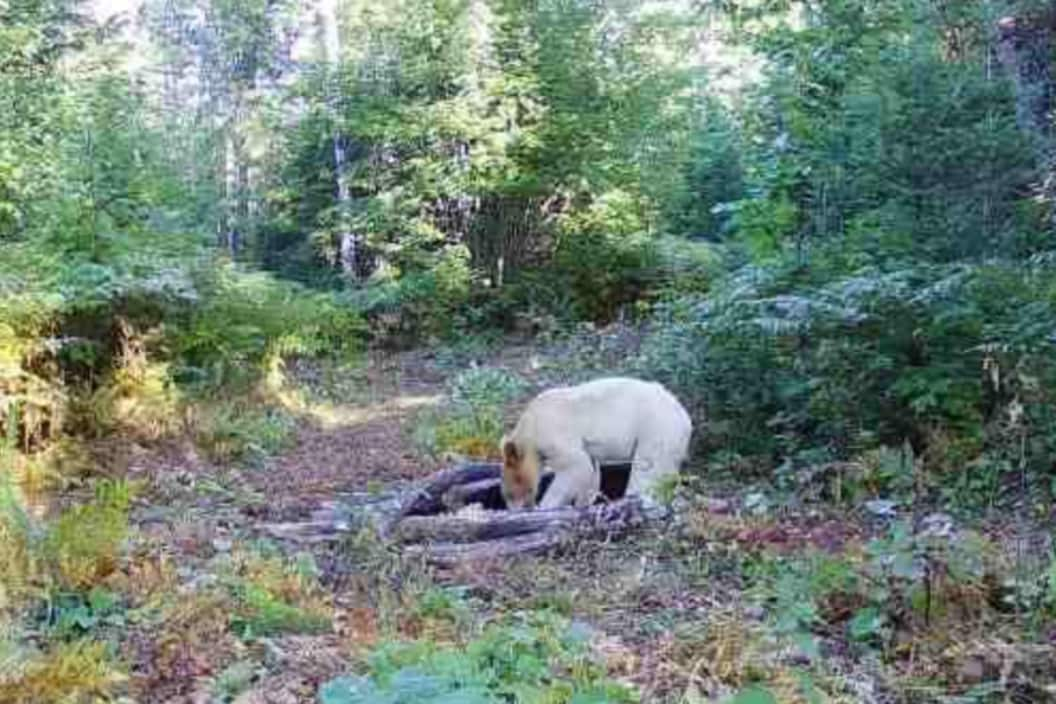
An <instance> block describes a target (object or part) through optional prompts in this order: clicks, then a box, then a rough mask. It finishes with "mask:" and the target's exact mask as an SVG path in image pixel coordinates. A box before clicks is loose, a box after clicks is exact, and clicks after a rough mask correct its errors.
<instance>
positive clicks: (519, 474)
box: [502, 438, 539, 509]
mask: <svg viewBox="0 0 1056 704" xmlns="http://www.w3.org/2000/svg"><path fill="white" fill-rule="evenodd" d="M538 491H539V455H538V453H537V452H533V451H531V450H525V449H523V448H520V447H518V446H517V443H516V442H514V441H513V440H508V439H506V438H503V441H502V498H503V499H504V500H505V501H506V508H509V509H518V508H533V507H534V506H535V497H536V494H537V493H538Z"/></svg>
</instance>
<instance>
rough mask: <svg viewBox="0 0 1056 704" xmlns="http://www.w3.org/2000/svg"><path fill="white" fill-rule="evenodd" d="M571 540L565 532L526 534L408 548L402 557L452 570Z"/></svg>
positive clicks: (523, 553)
mask: <svg viewBox="0 0 1056 704" xmlns="http://www.w3.org/2000/svg"><path fill="white" fill-rule="evenodd" d="M571 537H572V535H571V534H570V533H566V532H544V533H526V534H524V535H516V536H513V537H509V538H502V539H499V540H480V541H477V542H474V543H427V544H421V545H408V546H406V547H404V548H403V552H404V554H405V555H409V556H412V557H421V558H423V559H424V560H425V561H426V562H428V563H429V564H431V565H434V566H436V567H453V566H455V565H458V564H463V563H467V562H480V561H486V560H497V559H502V558H506V557H513V556H514V555H534V554H538V553H541V552H546V551H547V550H551V549H553V548H555V547H558V546H559V545H561V544H562V543H564V542H565V541H567V540H569V539H570V538H571Z"/></svg>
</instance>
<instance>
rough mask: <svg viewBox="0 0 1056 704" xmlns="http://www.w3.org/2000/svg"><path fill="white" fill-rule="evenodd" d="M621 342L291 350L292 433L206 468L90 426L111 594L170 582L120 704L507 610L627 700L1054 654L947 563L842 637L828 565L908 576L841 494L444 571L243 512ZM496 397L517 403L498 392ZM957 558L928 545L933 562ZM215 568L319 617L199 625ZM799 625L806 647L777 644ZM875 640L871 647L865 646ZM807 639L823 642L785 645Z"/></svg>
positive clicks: (380, 485) (879, 691)
mask: <svg viewBox="0 0 1056 704" xmlns="http://www.w3.org/2000/svg"><path fill="white" fill-rule="evenodd" d="M637 345H638V336H637V333H636V332H635V331H633V330H627V329H612V330H608V331H602V332H588V333H584V334H581V335H578V336H574V337H572V338H570V339H567V340H565V341H563V342H560V343H552V344H549V345H538V344H534V345H530V344H510V345H507V346H504V347H501V348H492V349H490V350H485V351H483V352H478V353H476V354H472V353H451V352H450V351H449V350H434V351H423V350H417V351H413V352H405V353H390V354H382V353H376V354H372V355H370V356H369V358H368V359H366V360H365V361H364V363H363V364H361V365H357V366H354V367H347V368H341V369H335V368H330V367H321V366H314V365H313V366H302V367H295V368H293V369H290V370H289V376H290V378H291V379H292V380H293V381H294V382H295V383H294V384H293V386H295V387H296V388H297V389H298V390H299V396H298V399H299V400H298V402H297V403H296V404H293V405H295V406H296V409H295V412H293V411H291V414H292V415H293V417H295V418H296V425H295V426H294V427H293V429H292V436H291V438H290V439H289V441H288V442H287V443H286V445H285V449H283V450H282V451H280V452H278V453H276V454H274V455H272V456H269V457H264V458H262V459H259V460H258V461H255V462H252V463H242V464H241V465H234V466H218V465H216V464H213V463H211V462H209V461H207V460H206V459H205V458H204V457H203V456H202V455H201V454H200V453H199V452H198V450H196V449H195V446H194V444H193V443H191V442H190V441H172V442H169V443H166V444H161V445H135V444H132V445H129V444H120V443H118V444H115V443H113V442H111V443H109V444H101V445H100V446H99V448H97V450H98V451H99V453H100V454H101V456H105V457H106V460H107V462H109V464H110V466H111V467H112V468H113V471H115V472H121V473H123V474H125V475H126V476H128V477H130V478H136V479H140V480H142V482H141V484H142V486H143V487H144V488H143V490H142V491H141V492H140V496H139V498H138V499H137V500H136V503H135V508H134V510H133V513H132V522H133V524H134V527H135V529H136V530H135V536H136V537H135V548H134V552H135V554H136V555H138V556H139V557H138V558H137V559H136V560H135V561H134V564H133V565H132V566H130V567H129V568H128V569H127V570H125V574H124V577H125V579H126V580H127V581H128V583H129V584H130V585H132V586H131V587H130V586H129V585H125V586H124V589H125V591H128V589H130V588H131V589H132V590H133V591H135V590H136V589H139V590H140V591H142V592H143V593H144V594H151V593H160V591H161V590H160V589H159V587H160V586H162V585H166V588H167V589H169V590H171V592H172V593H174V594H177V595H179V596H178V598H177V601H178V603H177V604H176V605H175V606H173V605H171V604H170V606H169V607H168V610H167V611H166V614H167V615H166V616H165V622H164V623H163V624H160V625H159V623H158V621H157V619H156V618H154V619H152V618H150V617H149V616H144V617H142V618H129V619H128V620H127V622H125V623H123V624H122V628H125V629H127V630H126V632H125V635H124V638H123V646H122V651H123V653H122V654H123V656H124V658H125V659H126V661H127V662H130V663H131V673H130V674H131V680H132V690H133V692H134V693H135V697H136V701H143V702H184V701H186V702H217V701H236V702H239V703H241V704H257V703H262V702H269V703H276V704H279V703H281V704H286V703H293V702H309V701H316V700H317V699H316V697H317V691H318V688H319V686H320V685H321V684H322V683H324V682H326V681H327V680H330V679H331V678H333V677H336V676H338V675H341V674H344V673H347V672H350V671H355V670H356V669H357V668H359V667H360V666H362V664H363V662H364V658H365V657H366V655H367V654H368V653H369V652H370V651H371V649H372V648H375V647H377V646H378V645H379V644H381V643H383V642H386V641H389V640H392V639H394V638H395V639H400V638H410V639H427V640H430V641H435V642H438V643H442V642H451V641H457V640H458V639H459V638H460V637H461V636H460V634H459V631H460V630H464V629H472V628H473V626H472V625H469V624H472V623H477V624H479V623H482V622H485V621H487V620H488V619H490V618H493V617H494V616H495V615H496V614H503V613H511V612H517V611H521V610H526V609H527V610H533V609H539V610H552V611H556V612H558V613H560V614H562V615H564V616H566V617H568V618H570V619H572V621H573V622H574V623H576V624H578V625H579V627H581V628H582V629H585V630H586V631H587V632H588V633H589V634H590V639H591V643H592V645H593V651H594V653H595V654H596V655H597V657H598V658H599V659H600V660H601V661H602V662H603V664H604V666H605V668H606V669H607V672H608V675H609V676H610V677H611V678H613V679H615V680H616V681H620V682H626V683H628V684H630V685H633V686H634V687H635V688H636V689H637V691H638V692H639V693H640V695H641V701H643V702H654V701H657V702H703V701H721V700H722V698H723V697H726V696H729V695H730V694H731V693H733V692H736V691H737V690H738V689H739V688H741V687H742V686H744V685H746V684H747V683H751V682H757V681H758V682H763V683H765V684H766V685H767V687H769V691H771V692H773V693H774V694H775V695H777V700H778V701H781V702H786V701H788V702H797V701H803V702H807V701H842V702H886V701H937V700H938V699H936V697H938V695H939V693H940V692H941V693H950V692H961V693H964V692H969V693H970V692H971V691H974V690H973V688H978V687H980V686H983V685H987V684H988V683H991V682H997V681H1000V682H1001V686H1002V687H1003V688H1004V689H1003V690H1002V691H1006V692H1009V691H1019V690H1016V687H1018V686H1019V685H1018V684H1015V683H1017V682H1021V681H1024V680H1026V681H1029V680H1031V679H1033V680H1035V681H1036V682H1037V683H1038V686H1039V687H1040V686H1042V684H1044V683H1047V682H1049V681H1052V680H1051V672H1050V671H1049V670H1050V669H1051V667H1050V666H1048V665H1041V664H1039V663H1043V662H1046V661H1047V660H1048V661H1051V660H1052V655H1053V653H1054V652H1056V651H1054V649H1053V647H1052V646H1053V642H1054V641H1053V640H1052V639H1050V638H1048V637H1042V638H1037V637H1032V638H1030V639H1029V640H1030V645H1029V647H1028V646H1027V645H1026V644H1025V640H1026V638H1025V636H1022V630H1023V629H1022V628H1021V624H1020V621H1019V620H1016V617H1015V615H1014V614H1013V615H1007V614H1001V613H998V612H997V611H994V610H993V609H990V608H989V607H988V606H987V605H986V603H985V602H986V601H987V600H988V599H990V598H991V597H992V595H987V594H975V593H973V594H968V595H965V594H961V593H959V592H958V591H957V590H958V589H968V587H965V586H964V585H961V584H959V583H957V582H956V581H955V580H953V579H947V580H945V581H942V582H941V583H934V584H933V583H932V582H931V581H929V582H928V585H927V588H928V590H929V600H930V599H932V598H934V600H935V604H936V605H935V606H934V607H932V606H931V602H930V601H929V607H928V613H927V614H926V615H925V619H926V620H927V621H928V625H927V628H926V629H924V628H923V627H922V626H919V624H916V623H915V622H914V618H916V617H914V615H913V614H912V613H909V612H907V613H904V614H900V612H899V610H898V609H895V608H892V609H891V610H890V613H889V614H888V615H887V616H884V617H882V616H881V614H880V613H879V612H878V613H877V614H876V618H877V619H878V623H877V624H869V623H864V622H863V623H859V624H857V627H859V629H860V630H861V631H862V634H863V636H862V642H854V639H853V638H849V637H848V636H847V632H848V627H849V625H848V624H850V628H851V629H852V630H853V628H855V627H856V626H855V624H856V621H855V619H862V618H863V617H862V616H861V614H862V613H863V612H864V613H871V612H870V611H869V608H871V607H870V606H869V603H868V601H867V597H865V596H863V593H864V590H863V589H859V588H857V587H856V588H845V586H844V585H843V582H853V581H854V580H861V579H866V578H867V577H868V576H869V575H872V577H873V578H874V579H875V583H874V584H873V586H877V585H880V584H883V585H885V588H887V589H888V591H889V593H888V594H887V595H886V596H883V597H881V598H882V599H890V600H897V599H899V598H900V594H899V591H900V590H908V589H909V588H910V587H911V586H912V582H913V579H914V578H912V577H907V579H906V580H904V581H898V580H897V579H895V578H884V577H882V576H877V575H875V574H873V573H871V572H869V568H868V566H867V565H868V564H871V563H869V557H868V550H867V549H866V544H867V541H869V540H870V539H873V538H876V537H877V536H880V535H881V534H882V533H883V531H882V528H883V525H882V521H880V520H879V519H877V517H876V516H873V515H871V514H870V513H869V512H868V511H865V510H862V509H861V507H860V506H859V507H854V508H851V509H848V508H847V507H846V506H844V507H842V508H839V507H835V506H832V505H829V504H827V503H825V502H809V501H808V502H794V503H792V504H788V503H784V504H781V505H780V506H779V505H778V503H777V502H773V503H768V498H767V497H768V494H767V493H766V492H765V491H761V490H760V485H759V484H753V483H750V482H745V483H733V484H731V483H729V482H726V483H714V484H710V485H708V486H706V487H705V486H699V485H698V486H696V487H694V489H693V492H692V494H693V497H695V498H693V497H691V498H689V499H687V500H686V501H685V502H684V503H683V505H682V509H681V515H680V518H679V520H678V521H676V522H674V523H673V524H672V525H668V526H657V527H653V528H648V529H644V530H642V531H640V532H639V533H637V534H635V535H633V536H631V537H627V538H624V539H620V540H591V541H584V542H583V543H581V544H578V545H576V546H574V547H571V548H564V549H562V550H560V551H558V552H555V553H551V554H549V555H545V556H541V557H530V558H520V559H517V560H509V561H506V562H496V563H489V564H487V565H473V566H470V567H467V568H465V569H454V570H446V571H437V570H431V569H427V568H426V567H424V566H423V565H420V564H409V563H408V562H406V561H401V560H400V559H399V557H398V556H394V555H393V554H392V553H391V551H389V550H387V549H386V548H385V547H384V546H381V545H379V544H376V543H363V542H362V541H357V539H355V538H352V539H349V540H347V541H345V542H343V543H340V544H336V545H333V544H331V545H313V546H307V547H305V546H302V545H295V544H287V545H278V546H276V545H275V544H274V543H273V542H269V541H267V540H266V539H265V538H266V536H264V535H263V534H262V532H261V530H260V528H261V526H262V525H264V524H267V523H271V522H275V521H293V520H304V519H307V518H308V517H310V516H311V515H312V512H313V511H315V510H317V509H319V508H320V507H321V506H323V505H324V504H325V502H326V501H328V500H330V499H332V498H333V497H334V496H336V495H341V494H344V493H348V492H383V491H385V490H388V489H391V488H393V487H399V486H401V485H402V484H403V483H404V482H406V481H408V480H411V479H415V478H421V477H424V476H426V475H428V474H429V473H431V472H433V471H436V470H437V469H439V468H440V467H442V466H444V465H445V462H443V461H442V460H440V459H438V458H435V457H430V456H428V455H427V454H424V453H423V452H422V450H421V448H419V447H417V446H416V444H415V442H414V440H413V437H414V428H415V424H416V423H418V422H419V419H420V417H421V414H422V413H423V412H426V411H427V410H428V409H435V408H436V407H437V406H438V404H440V403H441V401H442V399H443V398H444V394H445V391H446V389H447V387H446V384H447V382H448V380H449V379H450V378H451V377H452V375H453V374H455V373H457V372H458V371H460V370H462V369H464V368H466V367H468V366H469V365H470V364H480V365H488V366H492V367H500V368H503V369H506V370H508V371H510V372H512V373H514V374H516V375H518V376H520V377H521V378H522V379H524V380H526V381H527V382H528V385H529V387H530V389H529V391H528V392H527V393H526V394H525V396H530V395H531V393H532V392H534V391H536V390H538V389H541V388H545V387H547V386H550V385H553V384H556V383H560V382H565V381H571V380H575V379H582V378H587V377H590V376H593V375H598V374H601V373H611V371H612V370H619V369H620V368H621V367H622V365H623V364H624V362H625V361H626V359H627V357H628V356H629V355H633V354H634V353H635V352H636V349H637ZM509 411H510V413H511V418H512V414H514V413H515V411H516V409H515V408H511V409H509ZM1042 537H1044V536H1042ZM993 538H994V540H999V539H1000V537H999V536H993ZM276 547H277V548H278V551H279V552H278V553H277V554H279V555H283V556H284V557H283V558H281V559H288V560H297V559H298V557H297V555H298V553H299V552H301V551H303V550H308V551H310V552H311V553H312V563H313V564H314V565H315V566H316V567H317V569H318V571H317V572H315V573H313V575H314V576H315V577H316V578H317V581H315V582H313V584H315V586H306V585H308V582H306V581H302V582H296V584H292V583H290V582H289V580H288V579H286V578H285V577H282V576H281V575H280V576H278V577H276V576H275V575H273V574H271V572H269V570H272V566H273V563H272V562H269V560H272V556H274V555H275V554H276V553H275V550H276ZM1046 547H1047V545H1046ZM891 549H892V551H893V552H897V551H898V549H899V548H898V547H897V546H894V547H892V548H891ZM746 555H748V556H752V557H751V559H748V560H746ZM953 561H954V560H953V558H950V560H949V561H946V562H943V563H942V564H943V566H944V568H949V570H950V571H951V572H952V568H951V567H950V565H952V564H953ZM746 562H748V563H750V564H749V566H748V567H747V568H746ZM233 564H234V565H236V566H237V567H236V568H235V570H234V571H235V572H236V573H237V574H239V575H241V576H240V577H239V578H240V579H243V581H244V582H245V583H247V584H248V583H249V582H250V581H252V579H258V580H264V581H268V580H270V582H269V583H270V584H279V586H278V587H276V589H278V590H279V591H282V590H284V589H285V590H286V592H284V593H287V592H288V593H289V599H288V601H290V602H291V603H294V602H295V603H297V604H299V605H300V608H302V610H303V611H305V612H306V613H314V614H321V617H322V618H323V619H325V620H326V621H327V623H326V624H325V625H324V626H323V627H321V628H315V629H296V628H294V629H285V628H281V627H279V628H273V629H272V628H267V627H265V626H266V624H265V626H261V625H260V624H257V625H256V626H255V627H256V629H257V631H256V633H255V634H254V637H251V638H250V637H241V638H239V637H234V636H232V635H231V634H230V632H229V629H224V628H222V627H221V628H218V627H216V626H215V625H211V624H212V622H213V621H214V620H215V619H216V618H218V617H219V616H218V612H220V611H223V610H224V609H226V608H227V607H226V606H225V605H224V604H223V603H222V602H217V601H216V600H215V599H214V598H213V597H212V596H210V595H211V594H212V592H211V591H210V590H211V587H212V586H214V585H215V584H217V583H222V582H224V580H225V579H229V578H230V575H231V573H232V569H233V568H232V565H233ZM269 565H272V566H269ZM272 571H273V570H272ZM829 573H832V574H829ZM247 575H248V576H247ZM826 575H828V576H826ZM829 578H831V580H832V581H833V582H834V583H839V584H836V585H835V586H834V585H832V584H829V583H827V582H826V581H825V580H826V579H829ZM284 580H286V581H284ZM841 580H843V582H841ZM295 581H296V580H295ZM241 583H242V582H240V584H241ZM971 584H973V585H974V584H975V583H974V582H973V583H971ZM136 585H138V586H136ZM931 590H934V594H932V591H931ZM438 595H439V596H438ZM438 599H439V603H440V606H439V607H438V606H436V604H437V603H438V601H437V600H438ZM943 600H945V601H943ZM149 601H150V600H149V599H147V598H144V603H147V602H149ZM423 604H424V605H425V606H423ZM430 604H431V605H430ZM145 608H146V607H144V609H145ZM145 613H146V612H145ZM899 618H904V619H905V621H904V622H902V623H900V622H898V619H899ZM884 619H886V620H884ZM279 620H280V621H281V618H280V619H279ZM881 620H882V621H883V623H882V624H881V623H879V621H881ZM917 620H919V618H918V619H917ZM1012 621H1015V623H1014V624H1013V623H1012ZM874 625H875V629H874V630H875V633H874V632H873V630H870V629H871V628H873V627H874ZM290 631H293V632H290ZM804 634H809V637H810V638H811V639H812V640H813V642H814V643H815V644H816V645H812V646H810V647H809V648H803V649H798V650H797V648H795V647H792V646H790V645H789V643H795V642H797V638H799V637H800V636H802V635H804ZM1054 635H1056V634H1054ZM243 636H245V633H243ZM870 639H872V640H873V641H874V644H875V641H877V640H882V641H883V646H882V647H866V645H867V643H866V641H869V640H870ZM1021 641H1023V642H1021ZM815 647H816V648H820V654H823V657H814V658H811V657H809V656H806V655H804V654H803V652H802V651H803V650H806V651H808V652H809V650H810V649H811V648H815ZM881 652H883V653H884V655H883V657H881V655H880V653H881ZM1046 659H1047V660H1046ZM1039 677H1041V678H1042V679H1041V680H1039V679H1038V678H1039ZM1045 678H1049V679H1045ZM896 680H897V681H898V682H909V681H912V682H913V683H914V684H913V688H915V689H913V691H914V692H916V694H914V695H912V696H911V695H908V694H907V695H905V696H899V697H894V696H893V695H891V694H890V692H892V691H895V689H898V690H899V691H903V687H902V685H898V687H896V686H895V684H894V683H895V681H896ZM905 691H909V690H905ZM1038 691H1041V690H1040V689H1039V690H1038ZM885 692H887V694H885ZM818 697H820V698H818ZM1035 700H1036V701H1043V700H1044V699H1035ZM750 701H755V700H750ZM760 701H765V700H760ZM964 701H974V700H969V699H966V700H964ZM980 701H982V700H981V699H980Z"/></svg>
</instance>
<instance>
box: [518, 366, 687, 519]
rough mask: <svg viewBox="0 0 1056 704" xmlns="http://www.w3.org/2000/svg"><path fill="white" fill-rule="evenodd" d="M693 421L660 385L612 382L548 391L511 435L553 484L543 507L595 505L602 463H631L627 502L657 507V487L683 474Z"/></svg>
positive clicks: (618, 379)
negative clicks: (532, 451) (533, 454)
mask: <svg viewBox="0 0 1056 704" xmlns="http://www.w3.org/2000/svg"><path fill="white" fill-rule="evenodd" d="M692 432H693V423H692V421H691V420H690V418H689V414H688V413H687V412H686V409H685V408H683V406H682V404H681V403H679V401H678V399H676V398H675V397H674V396H673V395H672V394H671V393H670V392H669V391H668V390H667V389H665V388H664V387H663V386H661V385H660V384H657V383H653V382H646V381H641V380H638V379H630V378H625V377H609V378H603V379H597V380H595V381H590V382H587V383H585V384H580V385H579V386H571V387H561V388H556V389H551V390H549V391H545V392H543V393H542V394H540V395H539V396H537V397H536V398H535V399H534V400H532V402H531V403H530V404H528V408H527V409H525V411H524V414H523V415H522V416H521V419H520V421H519V422H518V423H517V426H516V427H515V428H514V429H513V431H512V432H511V433H510V435H509V436H508V439H510V440H513V441H514V442H515V443H517V445H518V446H519V447H522V448H527V447H535V448H536V449H537V450H538V451H539V454H540V456H541V459H542V461H543V463H544V464H545V465H548V466H549V468H550V469H552V470H553V472H554V481H553V483H551V484H550V486H549V487H548V489H547V491H546V494H545V495H544V496H543V498H542V501H541V502H540V508H556V507H559V506H565V505H568V504H573V505H577V506H586V505H589V504H591V503H593V501H594V499H595V497H596V496H597V494H598V491H599V490H600V479H601V477H600V474H599V465H601V464H609V463H620V462H628V461H629V462H631V476H630V480H629V482H628V485H627V495H628V496H639V497H641V498H642V499H643V500H645V501H647V502H649V503H652V499H653V496H652V490H653V489H654V488H655V486H656V484H657V482H659V481H660V480H661V479H663V478H664V477H666V476H668V475H670V474H674V473H676V472H678V471H679V469H680V468H681V465H682V462H683V461H684V460H685V458H686V455H687V453H688V450H689V439H690V435H691V434H692Z"/></svg>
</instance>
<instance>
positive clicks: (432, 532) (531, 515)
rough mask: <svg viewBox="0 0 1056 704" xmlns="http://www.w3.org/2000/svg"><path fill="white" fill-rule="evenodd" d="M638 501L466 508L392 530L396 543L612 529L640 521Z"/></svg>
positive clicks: (401, 523)
mask: <svg viewBox="0 0 1056 704" xmlns="http://www.w3.org/2000/svg"><path fill="white" fill-rule="evenodd" d="M644 520H645V514H644V513H643V511H642V504H641V502H640V501H639V500H637V499H622V500H620V501H616V502H614V503H610V504H597V505H594V506H589V507H586V508H572V507H569V508H556V509H549V510H545V511H543V510H535V511H487V510H477V511H472V510H466V511H461V512H459V513H449V514H440V515H435V516H405V517H404V518H403V519H401V520H400V521H399V522H398V523H397V524H396V526H395V527H394V529H393V532H392V537H393V538H394V539H395V540H396V541H397V542H400V543H423V542H430V541H435V542H463V543H465V542H472V541H480V540H498V539H502V538H510V537H513V536H519V535H524V534H527V533H543V532H547V533H557V532H565V533H568V532H572V531H581V532H582V531H585V532H590V533H594V532H602V531H610V532H616V531H620V530H623V529H625V528H627V527H630V526H633V525H637V524H639V523H642V522H644Z"/></svg>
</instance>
